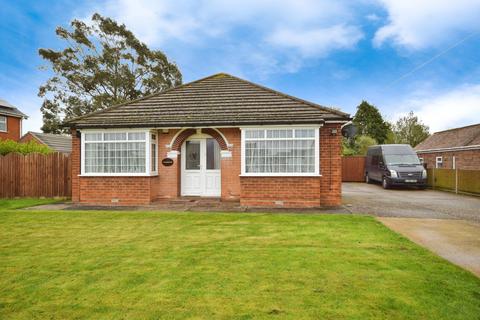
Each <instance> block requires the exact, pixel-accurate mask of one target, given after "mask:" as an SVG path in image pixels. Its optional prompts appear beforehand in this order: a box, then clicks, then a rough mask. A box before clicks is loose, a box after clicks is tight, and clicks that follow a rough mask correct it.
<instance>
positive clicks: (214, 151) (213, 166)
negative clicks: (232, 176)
mask: <svg viewBox="0 0 480 320" xmlns="http://www.w3.org/2000/svg"><path fill="white" fill-rule="evenodd" d="M218 169H220V146H219V145H218V142H217V140H215V139H207V170H218Z"/></svg>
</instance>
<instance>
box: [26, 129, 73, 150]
mask: <svg viewBox="0 0 480 320" xmlns="http://www.w3.org/2000/svg"><path fill="white" fill-rule="evenodd" d="M29 133H30V134H31V135H33V136H34V137H35V138H37V139H38V140H39V141H40V142H43V143H44V144H45V145H47V146H49V147H50V148H51V149H53V150H54V151H57V152H63V153H71V152H72V137H71V136H69V135H63V134H51V133H39V132H32V131H29V132H27V133H26V134H25V135H28V134H29Z"/></svg>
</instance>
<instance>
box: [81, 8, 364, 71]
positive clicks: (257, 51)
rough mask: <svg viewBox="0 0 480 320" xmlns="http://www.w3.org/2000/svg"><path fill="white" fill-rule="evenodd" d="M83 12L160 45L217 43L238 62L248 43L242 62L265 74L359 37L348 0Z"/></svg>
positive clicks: (353, 42) (340, 47) (348, 45)
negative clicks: (123, 26)
mask: <svg viewBox="0 0 480 320" xmlns="http://www.w3.org/2000/svg"><path fill="white" fill-rule="evenodd" d="M86 12H87V13H86V14H84V17H86V16H90V15H91V14H92V13H93V12H99V13H101V14H103V15H106V16H110V17H112V18H114V19H115V20H117V21H120V22H122V23H125V24H126V25H127V27H128V28H129V29H131V30H132V31H133V32H134V33H135V34H136V35H137V36H138V37H139V38H140V39H141V40H142V41H144V42H146V43H147V44H148V45H151V46H153V47H161V48H163V49H164V50H165V49H168V48H172V51H178V50H181V49H179V48H186V49H189V50H198V49H207V50H208V49H211V48H215V49H217V50H218V52H219V54H218V55H219V57H220V58H219V59H224V60H229V61H231V60H236V61H237V62H240V63H241V61H245V60H243V59H244V58H245V57H246V56H247V54H246V52H245V50H244V48H247V47H248V48H249V49H250V50H251V51H250V54H251V56H250V57H247V61H245V63H242V64H243V66H252V65H255V63H256V65H255V66H254V68H255V69H261V70H262V72H263V73H268V72H278V71H283V72H292V71H296V70H298V69H299V68H301V66H302V65H303V64H304V61H302V60H304V59H305V58H322V57H325V56H326V55H328V54H329V53H331V52H332V51H334V50H344V49H351V48H354V47H355V45H356V44H357V43H358V41H359V40H360V39H361V38H362V37H363V33H362V31H361V30H360V29H359V28H358V27H357V26H356V25H355V19H356V18H355V15H354V13H353V8H352V5H351V4H350V3H349V2H348V1H346V0H344V1H330V0H262V1H258V0H229V1H225V0H198V1H188V0H175V1H169V0H159V1H155V0H120V1H115V0H106V1H104V2H102V3H101V4H99V5H97V6H95V7H89V8H88V9H87V11H86ZM232 46H235V47H238V48H239V50H238V52H236V51H235V50H231V47H232ZM227 54H229V55H230V56H229V57H226V58H223V57H224V56H225V55H227ZM231 55H236V56H237V57H234V56H231ZM222 56H223V57H222ZM240 58H242V60H240ZM271 59H273V60H271ZM259 64H263V65H259ZM264 65H265V66H264Z"/></svg>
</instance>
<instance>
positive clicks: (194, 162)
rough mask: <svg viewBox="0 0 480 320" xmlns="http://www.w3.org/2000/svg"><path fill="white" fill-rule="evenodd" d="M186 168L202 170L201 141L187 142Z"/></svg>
mask: <svg viewBox="0 0 480 320" xmlns="http://www.w3.org/2000/svg"><path fill="white" fill-rule="evenodd" d="M185 169H187V170H200V141H187V142H186V144H185Z"/></svg>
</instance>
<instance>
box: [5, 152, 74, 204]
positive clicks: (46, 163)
mask: <svg viewBox="0 0 480 320" xmlns="http://www.w3.org/2000/svg"><path fill="white" fill-rule="evenodd" d="M70 168H71V158H70V156H68V155H65V154H63V153H51V154H48V155H43V154H37V153H32V154H28V155H25V156H24V155H20V154H16V153H9V154H7V155H6V156H0V198H13V197H70V196H71V195H72V186H71V173H70V172H71V171H70Z"/></svg>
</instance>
